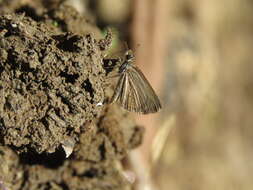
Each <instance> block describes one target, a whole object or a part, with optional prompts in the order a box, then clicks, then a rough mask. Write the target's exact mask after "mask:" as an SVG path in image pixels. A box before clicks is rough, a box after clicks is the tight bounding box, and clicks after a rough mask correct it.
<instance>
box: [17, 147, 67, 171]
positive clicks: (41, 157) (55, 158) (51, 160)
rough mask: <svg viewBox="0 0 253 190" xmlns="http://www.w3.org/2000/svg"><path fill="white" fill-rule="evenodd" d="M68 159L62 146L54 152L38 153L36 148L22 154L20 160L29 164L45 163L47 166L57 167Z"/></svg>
mask: <svg viewBox="0 0 253 190" xmlns="http://www.w3.org/2000/svg"><path fill="white" fill-rule="evenodd" d="M65 159H66V155H65V152H64V150H63V149H62V148H59V149H57V150H56V151H55V152H54V153H51V154H49V153H42V154H38V153H37V152H36V151H34V150H28V152H25V153H21V154H20V161H21V162H22V163H23V164H27V165H43V166H45V167H47V168H52V169H57V168H58V167H60V166H61V165H62V164H63V162H64V160H65Z"/></svg>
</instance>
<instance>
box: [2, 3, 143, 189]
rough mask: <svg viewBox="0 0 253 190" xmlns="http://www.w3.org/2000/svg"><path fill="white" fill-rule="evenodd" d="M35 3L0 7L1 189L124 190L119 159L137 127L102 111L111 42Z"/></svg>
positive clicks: (64, 11) (67, 12) (60, 9)
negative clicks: (105, 57)
mask: <svg viewBox="0 0 253 190" xmlns="http://www.w3.org/2000/svg"><path fill="white" fill-rule="evenodd" d="M36 2H37V4H36V3H34V4H32V5H30V4H29V5H26V4H21V3H19V1H3V2H2V3H0V100H1V101H0V189H1V190H2V189H3V190H7V189H12V190H40V189H41V190H42V189H43V190H51V189H57V190H58V189H59V190H61V189H62V190H63V189H64V190H68V189H71V190H78V189H80V190H81V189H84V190H86V189H91V190H99V189H129V188H130V185H129V184H128V182H127V180H126V179H125V178H124V177H123V174H122V172H123V169H122V166H121V162H120V161H121V160H122V159H123V158H124V157H126V153H127V151H128V150H129V149H132V148H135V147H136V146H138V145H139V144H140V143H141V139H142V134H143V129H142V128H141V127H139V126H136V125H135V123H134V122H133V120H132V118H131V117H130V116H129V115H128V114H127V113H125V112H123V111H122V110H120V109H119V108H118V107H117V106H109V105H108V100H109V98H110V85H108V80H107V77H106V70H105V69H104V67H103V63H104V61H103V58H104V50H106V49H107V48H109V45H110V42H111V38H112V36H111V34H110V33H108V35H107V36H106V37H102V36H100V35H99V30H98V29H97V28H96V27H95V26H94V25H93V24H92V23H90V22H89V21H88V20H87V19H86V18H85V17H83V16H80V15H79V14H78V13H77V12H76V11H75V10H74V9H73V8H72V7H69V6H66V5H58V6H55V7H57V8H54V6H53V5H55V4H54V2H53V1H52V2H51V3H52V6H51V7H50V4H47V6H45V5H43V3H40V1H36ZM42 2H43V1H42ZM48 2H50V1H48ZM37 7H38V8H37ZM49 7H50V8H49ZM107 92H109V93H107ZM108 94H109V95H108ZM72 149H73V153H72V154H71V155H70V157H69V158H67V159H66V158H65V157H66V155H65V152H67V153H68V152H71V150H72ZM64 150H65V151H64ZM69 150H70V151H69Z"/></svg>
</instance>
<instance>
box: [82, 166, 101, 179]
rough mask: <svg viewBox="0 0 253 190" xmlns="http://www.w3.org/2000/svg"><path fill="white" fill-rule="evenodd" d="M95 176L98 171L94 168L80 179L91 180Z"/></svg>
mask: <svg viewBox="0 0 253 190" xmlns="http://www.w3.org/2000/svg"><path fill="white" fill-rule="evenodd" d="M95 176H98V170H97V169H95V168H91V169H89V170H88V171H86V172H84V173H83V174H82V177H88V178H93V177H95Z"/></svg>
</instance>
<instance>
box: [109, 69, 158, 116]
mask: <svg viewBox="0 0 253 190" xmlns="http://www.w3.org/2000/svg"><path fill="white" fill-rule="evenodd" d="M112 102H118V103H119V104H120V105H121V106H122V107H123V108H124V109H126V110H128V111H131V112H137V113H142V114H148V113H155V112H157V111H159V110H160V109H161V103H160V101H159V99H158V97H157V95H156V94H155V92H154V90H153V88H152V87H151V85H150V84H149V82H148V81H147V79H146V77H145V76H144V75H143V74H142V72H141V71H140V70H139V69H138V68H137V67H136V66H134V65H129V67H128V68H127V70H126V71H125V72H123V73H122V74H121V76H120V79H119V81H118V83H117V86H116V89H115V91H114V95H113V97H112Z"/></svg>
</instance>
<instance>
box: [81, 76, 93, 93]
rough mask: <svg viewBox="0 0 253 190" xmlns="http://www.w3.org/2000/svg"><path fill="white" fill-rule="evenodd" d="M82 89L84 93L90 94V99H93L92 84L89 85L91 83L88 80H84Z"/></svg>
mask: <svg viewBox="0 0 253 190" xmlns="http://www.w3.org/2000/svg"><path fill="white" fill-rule="evenodd" d="M82 87H83V88H84V89H85V91H87V92H89V93H90V96H91V98H93V97H94V94H93V88H92V84H91V82H90V80H89V79H86V80H85V81H84V82H83V85H82Z"/></svg>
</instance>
